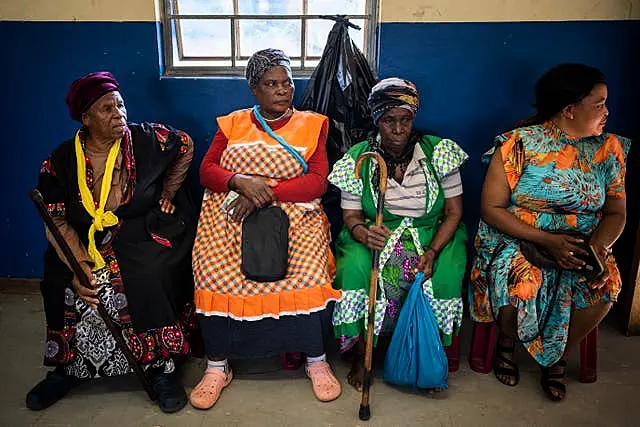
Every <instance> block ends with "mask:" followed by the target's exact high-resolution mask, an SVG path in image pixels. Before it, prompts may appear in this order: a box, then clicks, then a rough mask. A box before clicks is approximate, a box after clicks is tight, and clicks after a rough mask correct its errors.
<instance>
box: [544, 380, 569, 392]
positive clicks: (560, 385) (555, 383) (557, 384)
mask: <svg viewBox="0 0 640 427" xmlns="http://www.w3.org/2000/svg"><path fill="white" fill-rule="evenodd" d="M542 386H543V387H545V388H547V389H548V388H551V387H553V388H557V389H558V390H561V391H562V392H563V393H566V392H567V386H566V385H565V384H564V383H561V382H560V381H556V380H543V381H542Z"/></svg>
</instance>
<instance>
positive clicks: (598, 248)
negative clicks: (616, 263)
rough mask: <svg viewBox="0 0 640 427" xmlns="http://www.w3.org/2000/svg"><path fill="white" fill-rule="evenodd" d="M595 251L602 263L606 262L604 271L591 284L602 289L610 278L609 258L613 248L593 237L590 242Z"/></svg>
mask: <svg viewBox="0 0 640 427" xmlns="http://www.w3.org/2000/svg"><path fill="white" fill-rule="evenodd" d="M589 244H590V245H591V247H592V248H593V251H594V252H595V253H596V256H597V257H598V258H600V261H601V262H602V264H604V273H602V274H601V275H599V276H598V277H596V278H595V279H593V280H592V281H591V282H590V283H589V286H590V287H591V288H592V289H600V288H601V287H603V286H604V285H605V283H607V279H609V269H608V268H607V258H609V255H611V248H607V247H606V245H604V244H602V243H599V242H598V241H597V240H596V239H591V241H590V242H589Z"/></svg>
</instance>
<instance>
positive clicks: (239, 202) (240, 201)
mask: <svg viewBox="0 0 640 427" xmlns="http://www.w3.org/2000/svg"><path fill="white" fill-rule="evenodd" d="M255 210H256V205H254V204H253V202H252V201H251V200H249V199H248V198H246V197H245V196H243V195H242V194H240V195H239V196H238V197H237V198H236V199H235V200H234V201H233V202H231V203H229V206H227V213H228V214H229V216H231V220H232V221H233V222H238V223H240V222H242V220H244V219H245V218H246V217H247V216H249V215H250V214H251V213H252V212H253V211H255Z"/></svg>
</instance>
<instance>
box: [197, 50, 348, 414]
mask: <svg viewBox="0 0 640 427" xmlns="http://www.w3.org/2000/svg"><path fill="white" fill-rule="evenodd" d="M246 78H247V81H248V82H249V86H250V88H251V92H252V93H253V95H254V96H255V97H256V100H257V103H258V105H256V106H255V107H254V108H253V109H244V110H238V111H234V112H233V113H231V114H229V115H227V116H224V117H219V118H218V131H217V133H216V135H215V137H214V139H213V142H212V144H211V147H210V148H209V152H208V153H207V154H206V156H205V158H204V160H203V162H202V166H201V167H200V179H201V182H202V184H203V185H204V186H205V187H206V189H205V194H204V199H203V202H202V212H201V214H200V222H199V224H198V232H197V236H196V241H195V245H194V248H193V272H194V278H195V282H196V284H195V302H196V309H197V312H198V315H199V316H198V317H199V320H200V326H201V328H202V333H203V338H204V342H205V349H206V352H207V355H208V359H209V360H208V367H207V369H206V371H205V373H204V376H203V377H202V380H201V381H200V383H199V384H198V385H197V386H196V387H195V388H194V390H193V392H192V393H191V396H190V400H191V404H192V405H193V406H194V407H196V408H200V409H209V408H211V407H212V406H213V405H214V404H215V403H216V401H217V400H218V398H219V396H220V393H221V392H222V390H223V388H224V387H226V386H227V385H229V383H230V382H231V379H232V377H233V374H232V372H231V369H230V368H229V364H228V362H227V358H231V359H234V358H235V359H247V358H260V357H270V356H274V355H278V354H281V353H285V352H302V353H305V354H306V355H307V363H306V372H307V375H308V376H309V378H311V381H312V385H313V391H314V393H315V395H316V397H317V398H318V399H319V400H321V401H330V400H333V399H336V398H337V397H338V396H339V395H340V392H341V388H340V383H339V382H338V381H337V380H336V378H335V377H334V375H333V373H332V371H331V368H330V366H329V364H328V363H327V362H326V358H325V350H324V342H323V335H324V331H323V328H324V329H326V328H325V325H328V324H329V322H330V320H329V309H328V308H327V305H328V304H329V303H330V302H331V301H335V300H338V299H339V298H340V292H339V291H336V290H334V289H333V288H332V287H331V279H332V277H333V274H334V270H335V267H334V263H333V259H332V255H331V251H330V250H329V228H328V227H329V226H328V221H327V219H326V217H325V215H324V213H323V211H322V209H321V207H320V202H319V198H320V196H321V195H322V194H323V193H324V192H325V190H326V187H327V174H328V172H329V171H328V169H329V166H328V163H327V154H326V150H325V143H326V138H327V118H326V117H324V116H322V115H320V114H316V113H312V112H303V111H297V110H295V109H293V108H292V106H291V103H292V100H293V92H294V86H293V80H292V77H291V67H290V62H289V58H288V57H287V56H286V55H285V54H284V52H282V51H279V50H275V49H266V50H262V51H259V52H256V53H255V54H254V55H253V56H252V57H251V58H250V59H249V62H248V63H247V68H246ZM269 206H277V207H279V208H280V209H281V210H282V211H284V214H285V215H283V216H286V217H287V218H288V233H286V232H285V233H286V235H285V237H284V239H285V241H286V239H287V238H288V254H287V249H286V247H285V248H284V255H283V257H282V259H283V260H284V263H285V267H284V269H285V270H286V273H285V274H282V275H281V276H277V275H276V274H275V273H274V275H273V277H272V278H271V279H267V276H266V275H265V276H260V277H257V276H254V275H249V277H251V278H249V277H247V275H246V274H248V273H247V270H246V269H245V268H244V267H245V261H247V260H245V259H244V257H245V256H248V257H249V258H251V257H250V256H249V255H248V254H247V253H244V252H245V251H251V252H253V254H254V255H255V257H253V258H252V259H251V260H249V261H251V262H254V263H255V262H258V263H259V261H260V259H261V258H262V259H273V258H272V256H278V255H280V251H278V252H275V248H271V247H269V251H268V252H267V251H263V252H262V253H259V254H256V253H255V250H252V248H250V247H248V246H250V245H252V244H253V243H251V242H255V240H249V237H248V236H247V235H245V233H248V231H247V230H246V229H245V225H246V222H245V220H247V219H248V218H249V219H251V218H254V219H255V218H256V215H258V214H260V213H261V212H265V211H266V210H263V208H265V207H269ZM280 209H276V210H277V211H280ZM252 213H255V214H254V215H252ZM286 227H287V226H283V227H281V229H285V228H286ZM265 228H267V229H269V230H265V231H271V229H272V228H273V227H265ZM287 236H288V237H287ZM247 242H249V243H247ZM272 249H273V251H272ZM280 249H282V248H280ZM287 258H288V261H287ZM249 261H247V262H249ZM276 277H279V278H280V279H279V280H274V279H275V278H276Z"/></svg>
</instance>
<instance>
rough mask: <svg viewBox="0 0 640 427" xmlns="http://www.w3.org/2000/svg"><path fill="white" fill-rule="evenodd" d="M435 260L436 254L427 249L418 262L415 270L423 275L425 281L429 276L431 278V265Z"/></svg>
mask: <svg viewBox="0 0 640 427" xmlns="http://www.w3.org/2000/svg"><path fill="white" fill-rule="evenodd" d="M435 260H436V252H435V251H434V250H433V249H431V248H427V250H426V251H425V253H423V254H422V256H421V257H420V261H418V265H417V266H416V270H417V271H421V272H422V273H424V278H425V279H429V278H430V277H431V276H433V263H434V262H435Z"/></svg>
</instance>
